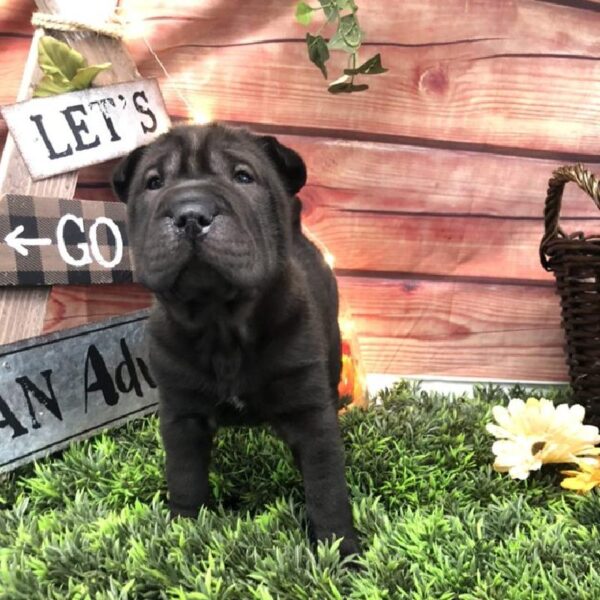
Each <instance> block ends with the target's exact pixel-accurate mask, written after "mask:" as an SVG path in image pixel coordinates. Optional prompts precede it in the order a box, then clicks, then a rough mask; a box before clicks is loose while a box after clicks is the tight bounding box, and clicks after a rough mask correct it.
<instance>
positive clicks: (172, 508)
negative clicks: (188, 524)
mask: <svg viewBox="0 0 600 600" xmlns="http://www.w3.org/2000/svg"><path fill="white" fill-rule="evenodd" d="M199 511H200V509H199V508H198V507H193V506H182V505H181V504H177V502H173V501H172V500H169V512H170V515H171V519H175V518H177V517H184V518H188V519H195V518H196V517H197V516H198V512H199Z"/></svg>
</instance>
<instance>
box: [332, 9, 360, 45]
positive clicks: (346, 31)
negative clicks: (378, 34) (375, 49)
mask: <svg viewBox="0 0 600 600" xmlns="http://www.w3.org/2000/svg"><path fill="white" fill-rule="evenodd" d="M361 42H362V31H361V30H360V27H359V26H358V21H357V19H356V17H355V16H354V14H352V15H346V16H344V17H342V18H341V19H340V22H339V25H338V28H337V31H336V32H335V35H334V36H333V37H332V38H331V39H330V40H329V43H328V44H327V46H328V47H329V49H331V50H343V51H344V52H348V53H349V54H354V53H355V52H356V51H357V50H358V49H359V48H360V44H361Z"/></svg>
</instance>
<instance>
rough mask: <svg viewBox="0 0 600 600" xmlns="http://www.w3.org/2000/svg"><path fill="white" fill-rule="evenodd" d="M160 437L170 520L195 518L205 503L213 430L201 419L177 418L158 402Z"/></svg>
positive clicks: (207, 493) (207, 497)
mask: <svg viewBox="0 0 600 600" xmlns="http://www.w3.org/2000/svg"><path fill="white" fill-rule="evenodd" d="M159 418H160V433H161V436H162V440H163V444H164V447H165V454H166V474H167V487H168V490H169V508H170V509H171V515H172V516H183V517H195V516H197V515H198V510H199V508H200V507H201V506H204V505H206V504H207V503H208V499H209V495H210V490H209V485H208V468H209V464H210V453H211V449H212V441H213V430H211V429H210V427H209V426H208V422H207V419H206V418H205V417H203V416H201V415H189V414H187V415H185V416H182V415H179V414H177V413H176V412H175V411H173V410H172V407H171V406H169V404H167V403H166V402H163V400H162V398H161V403H160V417H159Z"/></svg>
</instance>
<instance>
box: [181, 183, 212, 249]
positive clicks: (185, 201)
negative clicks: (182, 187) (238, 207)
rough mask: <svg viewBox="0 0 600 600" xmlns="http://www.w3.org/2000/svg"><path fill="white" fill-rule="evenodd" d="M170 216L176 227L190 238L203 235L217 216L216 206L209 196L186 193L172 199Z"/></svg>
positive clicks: (193, 238)
mask: <svg viewBox="0 0 600 600" xmlns="http://www.w3.org/2000/svg"><path fill="white" fill-rule="evenodd" d="M170 212H171V218H172V219H173V224H174V225H175V227H177V229H179V230H181V231H183V232H184V233H185V236H186V237H187V238H188V239H190V240H196V239H199V238H202V237H204V236H205V235H206V234H207V233H208V231H209V230H210V228H211V225H212V224H213V221H214V220H215V217H216V216H217V206H216V204H215V202H214V200H212V199H211V198H210V197H207V196H203V195H197V196H194V195H192V194H189V193H188V194H186V197H184V198H178V199H176V200H174V201H173V203H172V206H171V211H170Z"/></svg>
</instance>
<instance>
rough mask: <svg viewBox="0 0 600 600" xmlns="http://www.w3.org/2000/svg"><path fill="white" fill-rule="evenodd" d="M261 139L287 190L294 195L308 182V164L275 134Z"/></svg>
mask: <svg viewBox="0 0 600 600" xmlns="http://www.w3.org/2000/svg"><path fill="white" fill-rule="evenodd" d="M259 139H260V142H261V144H262V146H263V148H264V149H265V150H266V152H267V155H268V156H269V158H270V159H271V160H272V161H273V163H274V164H275V167H276V168H277V171H279V175H281V177H282V178H283V181H284V182H285V187H286V189H287V191H288V192H289V193H290V195H292V196H293V195H295V194H297V193H298V192H299V191H300V190H301V189H302V188H303V187H304V184H305V183H306V165H305V164H304V161H303V160H302V157H301V156H300V155H299V154H298V153H297V152H295V151H294V150H292V149H291V148H288V147H287V146H284V145H283V144H280V143H279V142H278V141H277V139H276V138H274V137H273V136H270V135H265V136H262V137H261V138H259Z"/></svg>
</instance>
